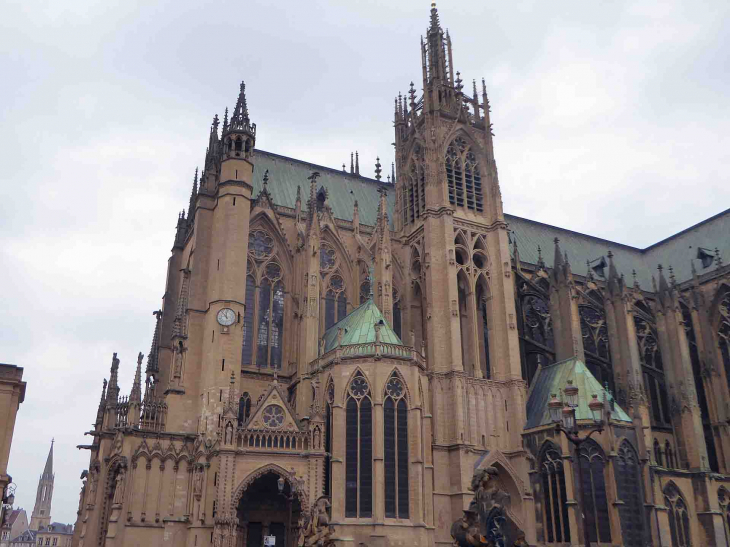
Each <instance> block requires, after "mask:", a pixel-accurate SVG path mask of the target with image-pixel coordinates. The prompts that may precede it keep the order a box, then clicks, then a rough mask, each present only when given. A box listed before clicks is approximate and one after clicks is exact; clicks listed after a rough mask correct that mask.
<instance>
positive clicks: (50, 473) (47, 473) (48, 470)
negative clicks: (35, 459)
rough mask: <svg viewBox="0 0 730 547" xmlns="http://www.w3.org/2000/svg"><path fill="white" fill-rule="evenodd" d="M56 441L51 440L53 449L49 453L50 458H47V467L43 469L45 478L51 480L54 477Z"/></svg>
mask: <svg viewBox="0 0 730 547" xmlns="http://www.w3.org/2000/svg"><path fill="white" fill-rule="evenodd" d="M54 442H56V439H51V449H50V450H49V451H48V457H47V458H46V466H45V467H44V468H43V477H44V478H51V477H52V476H53V443H54Z"/></svg>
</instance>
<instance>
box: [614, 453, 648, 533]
mask: <svg viewBox="0 0 730 547" xmlns="http://www.w3.org/2000/svg"><path fill="white" fill-rule="evenodd" d="M615 475H616V490H617V494H618V498H619V500H621V501H622V502H623V504H622V505H620V506H619V518H620V520H621V535H622V536H623V542H624V545H625V546H626V547H644V545H646V541H645V539H644V535H645V531H644V525H645V523H644V495H643V493H642V489H641V471H640V468H639V459H638V457H637V455H636V451H635V450H634V449H633V447H632V446H631V444H629V442H628V441H626V440H624V441H623V442H622V443H621V446H619V449H618V457H617V459H616V473H615Z"/></svg>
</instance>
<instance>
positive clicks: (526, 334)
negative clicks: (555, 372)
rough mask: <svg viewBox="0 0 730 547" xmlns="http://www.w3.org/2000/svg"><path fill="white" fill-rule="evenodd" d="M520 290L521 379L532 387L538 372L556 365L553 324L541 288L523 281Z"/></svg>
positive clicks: (518, 297) (518, 287)
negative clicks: (554, 363) (540, 369)
mask: <svg viewBox="0 0 730 547" xmlns="http://www.w3.org/2000/svg"><path fill="white" fill-rule="evenodd" d="M538 281H541V279H540V280H538ZM517 289H518V295H517V299H516V307H517V308H518V312H519V318H520V321H519V332H520V345H521V354H522V359H521V361H522V378H523V379H524V380H525V381H527V383H528V384H530V383H532V379H533V378H534V377H535V374H536V373H537V370H538V368H540V367H545V366H548V365H550V364H552V363H553V362H554V361H555V353H554V352H555V337H554V333H553V322H552V316H551V314H550V306H549V304H548V302H549V299H548V296H547V294H546V293H544V292H543V291H542V288H541V287H540V286H539V285H538V284H533V283H532V282H528V281H527V280H522V281H520V282H519V283H518V285H517Z"/></svg>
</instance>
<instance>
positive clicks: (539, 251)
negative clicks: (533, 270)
mask: <svg viewBox="0 0 730 547" xmlns="http://www.w3.org/2000/svg"><path fill="white" fill-rule="evenodd" d="M537 265H538V266H539V267H540V268H545V261H544V260H543V259H542V249H541V248H540V246H539V245H538V246H537Z"/></svg>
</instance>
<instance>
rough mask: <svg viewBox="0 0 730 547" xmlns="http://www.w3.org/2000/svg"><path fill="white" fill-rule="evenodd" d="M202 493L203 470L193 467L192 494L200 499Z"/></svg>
mask: <svg viewBox="0 0 730 547" xmlns="http://www.w3.org/2000/svg"><path fill="white" fill-rule="evenodd" d="M202 493H203V470H202V468H200V467H198V468H196V469H195V476H194V477H193V494H195V497H196V498H198V499H200V496H201V494H202Z"/></svg>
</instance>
